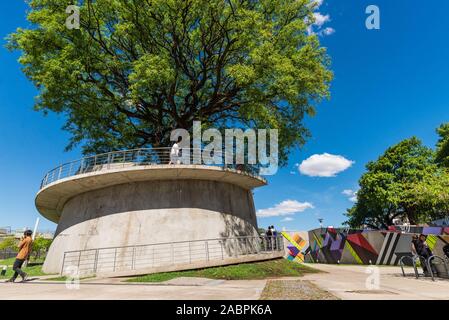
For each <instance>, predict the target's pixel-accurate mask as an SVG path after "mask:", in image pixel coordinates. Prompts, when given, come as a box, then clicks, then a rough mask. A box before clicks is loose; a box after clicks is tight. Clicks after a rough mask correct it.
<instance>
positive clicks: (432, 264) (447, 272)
mask: <svg viewBox="0 0 449 320" xmlns="http://www.w3.org/2000/svg"><path fill="white" fill-rule="evenodd" d="M441 266H444V271H443V272H441V270H438V269H439V268H440V267H441ZM427 270H428V272H429V273H430V276H431V277H432V281H435V275H436V276H438V277H441V278H446V279H448V278H449V268H448V265H447V260H446V259H444V258H441V257H439V256H435V255H434V256H430V257H429V259H427Z"/></svg>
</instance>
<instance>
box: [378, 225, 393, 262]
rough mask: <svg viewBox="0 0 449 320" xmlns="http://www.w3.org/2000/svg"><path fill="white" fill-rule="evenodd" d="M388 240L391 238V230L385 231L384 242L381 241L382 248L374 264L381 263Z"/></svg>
mask: <svg viewBox="0 0 449 320" xmlns="http://www.w3.org/2000/svg"><path fill="white" fill-rule="evenodd" d="M390 240H391V232H387V233H386V234H385V238H384V242H383V243H382V249H380V252H379V255H378V256H377V261H376V264H381V261H382V259H383V256H384V253H385V248H387V245H388V244H389V243H390Z"/></svg>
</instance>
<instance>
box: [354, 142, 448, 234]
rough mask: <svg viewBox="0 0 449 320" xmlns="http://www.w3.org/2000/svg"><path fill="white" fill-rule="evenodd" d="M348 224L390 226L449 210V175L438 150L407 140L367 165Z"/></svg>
mask: <svg viewBox="0 0 449 320" xmlns="http://www.w3.org/2000/svg"><path fill="white" fill-rule="evenodd" d="M366 168H367V172H366V173H365V174H364V175H363V176H362V177H361V179H360V181H359V185H360V190H359V191H358V193H357V203H356V204H355V205H354V206H353V207H352V208H351V209H349V210H348V212H347V216H348V217H349V220H348V224H349V225H350V226H352V227H360V226H363V225H367V226H369V227H372V228H386V227H387V226H389V225H392V224H393V219H395V218H406V219H408V220H409V222H410V223H411V224H418V223H426V222H429V221H431V220H432V219H437V218H441V217H443V216H445V215H447V214H448V213H449V175H448V173H447V170H446V169H445V168H440V167H439V166H438V165H437V164H436V163H435V155H434V151H433V150H432V149H430V148H428V147H426V146H423V144H422V143H421V141H420V140H419V139H417V138H414V137H413V138H410V139H406V140H404V141H402V142H400V143H398V144H397V145H395V146H392V147H390V148H388V149H387V150H386V152H385V153H384V154H383V155H382V156H380V157H379V159H377V160H376V161H373V162H369V163H368V164H367V165H366Z"/></svg>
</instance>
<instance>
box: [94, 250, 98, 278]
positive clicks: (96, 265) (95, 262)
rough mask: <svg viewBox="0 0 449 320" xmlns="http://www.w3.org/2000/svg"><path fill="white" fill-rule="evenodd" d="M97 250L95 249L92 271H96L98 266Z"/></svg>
mask: <svg viewBox="0 0 449 320" xmlns="http://www.w3.org/2000/svg"><path fill="white" fill-rule="evenodd" d="M98 250H99V249H97V250H95V260H94V273H96V272H97V267H98Z"/></svg>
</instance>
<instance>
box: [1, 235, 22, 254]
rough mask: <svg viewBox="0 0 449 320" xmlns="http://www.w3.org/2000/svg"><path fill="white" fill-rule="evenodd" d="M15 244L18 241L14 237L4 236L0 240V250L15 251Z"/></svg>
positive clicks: (16, 248)
mask: <svg viewBox="0 0 449 320" xmlns="http://www.w3.org/2000/svg"><path fill="white" fill-rule="evenodd" d="M17 244H18V242H17V240H16V239H15V238H14V237H7V238H4V239H3V240H2V241H1V242H0V250H11V251H17V250H18V247H17Z"/></svg>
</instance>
